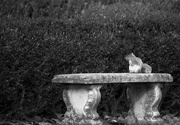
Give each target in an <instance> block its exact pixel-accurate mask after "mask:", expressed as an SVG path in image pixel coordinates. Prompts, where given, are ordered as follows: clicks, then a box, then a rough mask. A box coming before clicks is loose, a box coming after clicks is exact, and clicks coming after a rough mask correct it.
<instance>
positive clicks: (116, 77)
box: [52, 73, 173, 84]
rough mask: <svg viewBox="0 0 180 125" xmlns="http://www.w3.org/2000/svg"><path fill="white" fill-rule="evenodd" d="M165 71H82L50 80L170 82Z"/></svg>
mask: <svg viewBox="0 0 180 125" xmlns="http://www.w3.org/2000/svg"><path fill="white" fill-rule="evenodd" d="M172 81H173V78H172V77H171V75H170V74H166V73H82V74H63V75H56V76H55V77H54V78H53V80H52V82H54V83H68V84H71V83H72V84H74V83H78V84H99V83H140V82H142V83H147V82H159V83H160V82H172Z"/></svg>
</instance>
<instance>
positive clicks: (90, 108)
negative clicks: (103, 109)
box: [62, 84, 102, 125]
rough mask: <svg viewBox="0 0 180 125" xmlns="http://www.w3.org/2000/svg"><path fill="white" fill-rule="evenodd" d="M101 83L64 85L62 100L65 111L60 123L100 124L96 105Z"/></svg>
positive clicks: (74, 124) (98, 100)
mask: <svg viewBox="0 0 180 125" xmlns="http://www.w3.org/2000/svg"><path fill="white" fill-rule="evenodd" d="M100 88H101V85H91V84H89V85H77V84H76V85H70V84H69V85H66V86H65V89H64V91H63V100H64V102H65V104H66V107H67V111H66V113H65V118H64V120H63V121H62V124H68V125H69V124H72V125H101V124H102V122H101V121H100V120H99V119H98V118H99V115H98V113H97V111H96V110H97V106H98V104H99V102H100V99H101V93H100V91H99V89H100Z"/></svg>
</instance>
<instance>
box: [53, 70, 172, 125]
mask: <svg viewBox="0 0 180 125" xmlns="http://www.w3.org/2000/svg"><path fill="white" fill-rule="evenodd" d="M172 81H173V78H172V77H171V75H170V74H166V73H162V74H160V73H82V74H63V75H56V76H55V77H54V78H53V80H52V82H53V83H60V84H63V86H64V90H63V100H64V102H65V104H66V107H67V111H66V113H65V118H64V120H63V122H62V123H63V124H73V125H76V124H77V125H81V124H83V125H88V124H89V125H101V124H102V122H101V121H100V120H99V115H98V113H97V111H96V110H97V106H98V104H99V102H100V99H101V93H100V91H99V90H100V88H101V87H102V85H103V84H117V83H118V84H121V83H125V84H126V85H127V86H128V89H127V96H128V97H127V98H128V99H129V100H130V102H131V104H130V107H131V108H130V112H131V113H132V116H133V117H134V118H135V119H136V120H137V121H143V122H144V121H145V122H146V121H147V122H157V121H159V120H161V119H160V118H159V115H160V113H159V111H158V105H159V103H160V101H161V97H162V93H161V89H160V84H162V83H167V82H172Z"/></svg>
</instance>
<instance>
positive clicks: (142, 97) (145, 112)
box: [127, 83, 162, 123]
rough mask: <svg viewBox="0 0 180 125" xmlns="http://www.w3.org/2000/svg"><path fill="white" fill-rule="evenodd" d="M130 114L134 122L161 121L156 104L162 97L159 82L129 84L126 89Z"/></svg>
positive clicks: (157, 104)
mask: <svg viewBox="0 0 180 125" xmlns="http://www.w3.org/2000/svg"><path fill="white" fill-rule="evenodd" d="M127 96H128V99H129V101H130V111H129V112H130V115H131V116H133V117H134V119H135V120H136V122H141V121H142V122H152V123H156V122H161V121H162V120H161V119H160V118H159V115H160V113H159V111H158V106H159V103H160V101H161V98H162V93H161V89H160V84H152V83H151V84H144V83H139V84H130V85H128V89H127Z"/></svg>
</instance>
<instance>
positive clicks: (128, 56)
mask: <svg viewBox="0 0 180 125" xmlns="http://www.w3.org/2000/svg"><path fill="white" fill-rule="evenodd" d="M133 57H136V56H135V55H134V54H133V53H131V54H129V55H127V56H126V57H125V59H126V60H127V61H129V60H131V59H132V58H133Z"/></svg>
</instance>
